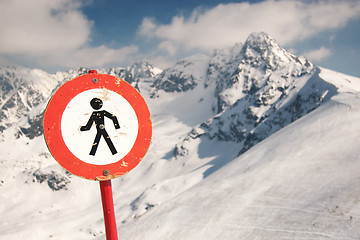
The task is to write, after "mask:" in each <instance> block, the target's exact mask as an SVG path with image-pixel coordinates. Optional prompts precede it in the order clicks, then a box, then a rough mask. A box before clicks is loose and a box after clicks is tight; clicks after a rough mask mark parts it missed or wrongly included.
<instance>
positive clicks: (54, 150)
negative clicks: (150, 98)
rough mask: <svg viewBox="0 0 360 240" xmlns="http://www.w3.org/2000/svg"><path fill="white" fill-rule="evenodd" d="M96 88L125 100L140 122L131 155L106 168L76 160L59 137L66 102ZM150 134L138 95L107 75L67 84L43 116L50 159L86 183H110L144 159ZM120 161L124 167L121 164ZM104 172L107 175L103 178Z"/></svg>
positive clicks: (125, 84)
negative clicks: (111, 92)
mask: <svg viewBox="0 0 360 240" xmlns="http://www.w3.org/2000/svg"><path fill="white" fill-rule="evenodd" d="M94 79H95V80H94ZM97 88H105V89H108V90H111V91H113V92H116V93H118V94H119V95H121V96H122V97H124V98H125V99H126V100H127V101H128V102H129V103H130V105H131V106H132V107H133V109H134V111H135V113H136V116H137V118H138V122H139V129H138V135H137V138H136V140H135V143H134V145H133V147H132V149H131V150H130V152H129V153H128V154H127V155H126V156H125V157H123V158H122V159H119V161H117V162H115V163H111V164H107V165H94V164H89V163H86V162H83V161H82V160H81V159H79V158H77V157H76V156H75V155H74V154H72V153H71V151H70V150H69V149H68V148H67V146H66V144H65V142H64V139H63V137H62V134H61V117H62V114H63V113H64V111H65V108H66V106H67V105H68V103H69V102H70V101H71V100H72V99H73V98H74V97H75V96H76V95H78V94H79V93H81V92H84V91H87V90H90V89H97ZM151 135H152V123H151V116H150V112H149V109H148V107H147V105H146V103H145V100H144V99H143V98H142V96H141V95H140V93H138V92H137V91H136V89H135V88H133V87H132V86H131V85H130V84H128V83H127V82H125V81H124V80H122V79H119V78H116V77H114V76H111V75H107V74H93V73H89V74H85V75H82V76H79V77H76V78H74V79H72V80H70V81H68V82H66V83H65V84H63V85H62V86H61V87H60V88H59V89H58V90H57V91H56V92H55V93H54V95H53V96H52V98H51V99H50V101H49V103H48V105H47V108H46V110H45V113H44V137H45V141H46V144H47V146H48V148H49V150H50V152H51V154H52V156H53V157H54V158H55V160H56V161H57V162H58V163H59V164H60V165H61V166H62V167H64V168H65V169H66V170H68V171H69V172H71V173H72V174H74V175H77V176H79V177H82V178H86V179H89V180H96V181H103V180H109V179H113V178H116V177H120V176H122V175H124V174H126V173H128V172H129V171H130V170H132V169H133V168H134V167H136V166H137V165H138V164H139V162H140V161H141V160H142V158H143V157H144V156H145V154H146V152H147V150H148V148H149V146H150V141H151ZM123 161H124V162H125V163H127V166H123V165H122V163H123ZM105 170H108V173H109V174H106V176H105V175H104V171H105Z"/></svg>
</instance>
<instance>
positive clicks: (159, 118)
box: [0, 33, 360, 240]
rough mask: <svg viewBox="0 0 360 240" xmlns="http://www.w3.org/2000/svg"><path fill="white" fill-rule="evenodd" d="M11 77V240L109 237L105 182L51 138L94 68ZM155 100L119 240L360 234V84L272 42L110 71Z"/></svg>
mask: <svg viewBox="0 0 360 240" xmlns="http://www.w3.org/2000/svg"><path fill="white" fill-rule="evenodd" d="M89 70H90V69H87V68H79V69H76V70H70V71H68V72H58V73H56V74H50V73H46V72H44V71H42V70H38V69H27V68H22V67H2V68H0V87H1V88H0V146H1V151H2V156H1V157H0V173H1V174H0V200H1V202H2V204H1V205H0V213H1V216H2V219H1V220H0V237H1V239H13V238H16V239H30V240H31V239H37V240H38V239H50V238H51V239H96V240H100V239H105V234H104V232H105V231H104V223H103V216H102V209H101V200H100V193H99V186H98V183H96V182H93V181H88V180H83V179H80V178H77V177H75V176H73V175H71V174H70V173H69V172H67V171H66V170H65V169H62V168H61V167H60V166H59V165H58V164H57V162H56V161H55V160H54V159H53V158H52V156H51V155H50V153H49V151H48V149H47V148H46V144H45V142H44V139H43V136H42V135H43V131H42V121H43V114H44V110H45V108H46V105H47V102H48V101H49V99H50V97H51V95H52V94H53V93H54V91H56V89H57V88H59V87H60V86H61V85H62V84H64V83H65V82H66V81H68V80H70V79H73V78H74V77H76V76H79V75H82V74H86V73H88V71H89ZM97 71H98V73H104V74H110V75H114V76H116V77H119V78H121V79H123V80H125V81H127V82H128V83H130V84H131V85H132V86H133V87H135V88H136V89H137V90H138V91H139V92H140V94H141V95H142V96H143V97H144V99H145V100H146V102H147V104H148V106H149V109H150V112H151V117H152V122H153V137H152V143H151V146H150V149H149V150H148V153H147V155H146V156H145V158H144V159H143V160H142V162H141V163H140V164H139V166H137V167H136V168H135V169H134V170H132V171H131V172H130V173H128V174H126V175H124V176H122V177H120V178H117V179H114V180H112V182H113V192H114V193H113V194H114V202H115V212H116V219H117V225H118V234H119V239H156V240H158V239H199V240H201V239H219V238H222V239H346V240H347V239H349V240H350V239H359V238H360V230H359V229H360V228H359V225H360V207H359V206H360V205H359V197H358V196H359V194H360V187H359V186H358V184H357V179H359V174H358V172H357V170H358V169H360V168H359V167H360V160H359V157H358V156H359V154H360V150H359V149H358V147H357V139H358V137H359V135H360V134H359V133H360V132H359V130H360V126H358V124H357V122H358V121H359V120H360V114H359V112H360V111H359V110H360V100H359V96H360V95H359V92H360V79H359V78H357V77H354V76H349V75H346V74H342V73H338V72H335V71H332V70H329V69H325V68H322V67H319V66H316V65H314V64H312V63H311V62H310V61H309V60H307V59H306V58H305V57H298V56H296V55H294V54H292V53H290V52H289V51H287V50H286V49H284V48H283V47H281V46H280V45H279V44H278V43H277V42H276V40H274V39H273V38H271V37H270V36H269V35H267V34H266V33H253V34H251V35H250V36H249V37H248V38H247V40H246V41H245V42H244V43H238V44H235V45H234V46H233V47H231V48H227V49H217V50H214V51H213V53H212V55H209V56H208V55H203V54H196V55H193V56H190V57H187V58H185V59H182V60H181V61H179V62H177V63H176V64H175V65H174V66H173V67H170V68H168V69H164V70H160V69H159V68H156V67H154V66H152V65H151V64H150V63H148V62H146V61H141V62H137V63H134V64H133V65H131V66H129V67H127V68H121V67H118V68H101V69H97Z"/></svg>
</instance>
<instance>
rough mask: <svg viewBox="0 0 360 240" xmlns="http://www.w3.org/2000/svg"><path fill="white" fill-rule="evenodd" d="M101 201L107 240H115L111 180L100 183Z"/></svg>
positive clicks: (115, 229)
mask: <svg viewBox="0 0 360 240" xmlns="http://www.w3.org/2000/svg"><path fill="white" fill-rule="evenodd" d="M100 190H101V201H102V206H103V212H104V222H105V231H106V239H107V240H117V239H118V236H117V228H116V220H115V211H114V202H113V196H112V188H111V180H106V181H100Z"/></svg>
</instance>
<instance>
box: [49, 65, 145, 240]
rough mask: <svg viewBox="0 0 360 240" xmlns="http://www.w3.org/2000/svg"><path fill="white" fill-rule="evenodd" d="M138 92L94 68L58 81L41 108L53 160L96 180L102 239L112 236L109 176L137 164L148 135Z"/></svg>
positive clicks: (114, 233) (114, 238)
mask: <svg viewBox="0 0 360 240" xmlns="http://www.w3.org/2000/svg"><path fill="white" fill-rule="evenodd" d="M151 135H152V123H151V117H150V112H149V109H148V107H147V105H146V103H145V100H144V99H143V98H142V96H141V95H140V94H139V93H138V92H137V91H136V89H135V88H133V87H132V86H131V85H130V84H128V83H127V82H125V81H123V80H121V79H119V78H116V77H114V76H111V75H107V74H98V73H97V72H96V71H95V70H92V71H90V72H89V73H88V74H84V75H81V76H78V77H76V78H74V79H72V80H70V81H68V82H66V83H65V84H63V85H62V86H61V87H60V88H59V89H58V90H57V91H56V92H55V93H54V94H53V96H52V98H51V99H50V101H49V103H48V105H47V108H46V110H45V113H44V137H45V141H46V144H47V146H48V148H49V151H50V152H51V154H52V156H53V157H54V158H55V160H56V161H57V162H58V163H59V164H60V165H61V166H62V167H64V168H65V169H66V170H67V171H69V172H71V173H72V174H74V175H77V176H79V177H82V178H85V179H88V180H94V181H100V190H101V198H102V204H103V211H104V220H105V228H106V238H107V240H117V239H118V238H117V228H116V221H115V213H114V206H113V197H112V188H111V179H114V178H117V177H120V176H122V175H124V174H126V173H128V172H129V171H131V170H132V169H133V168H134V167H136V166H137V165H138V164H139V163H140V161H141V160H142V158H143V157H144V156H145V154H146V152H147V150H148V148H149V146H150V141H151Z"/></svg>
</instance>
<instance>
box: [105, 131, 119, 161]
mask: <svg viewBox="0 0 360 240" xmlns="http://www.w3.org/2000/svg"><path fill="white" fill-rule="evenodd" d="M102 135H103V137H104V139H105V141H106V143H107V145H108V146H109V148H110V151H111V153H112V154H113V155H114V154H116V153H117V151H116V149H115V146H114V144H113V143H112V141H111V139H110V136H109V134H108V133H107V132H106V131H104V132H103V133H102Z"/></svg>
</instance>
